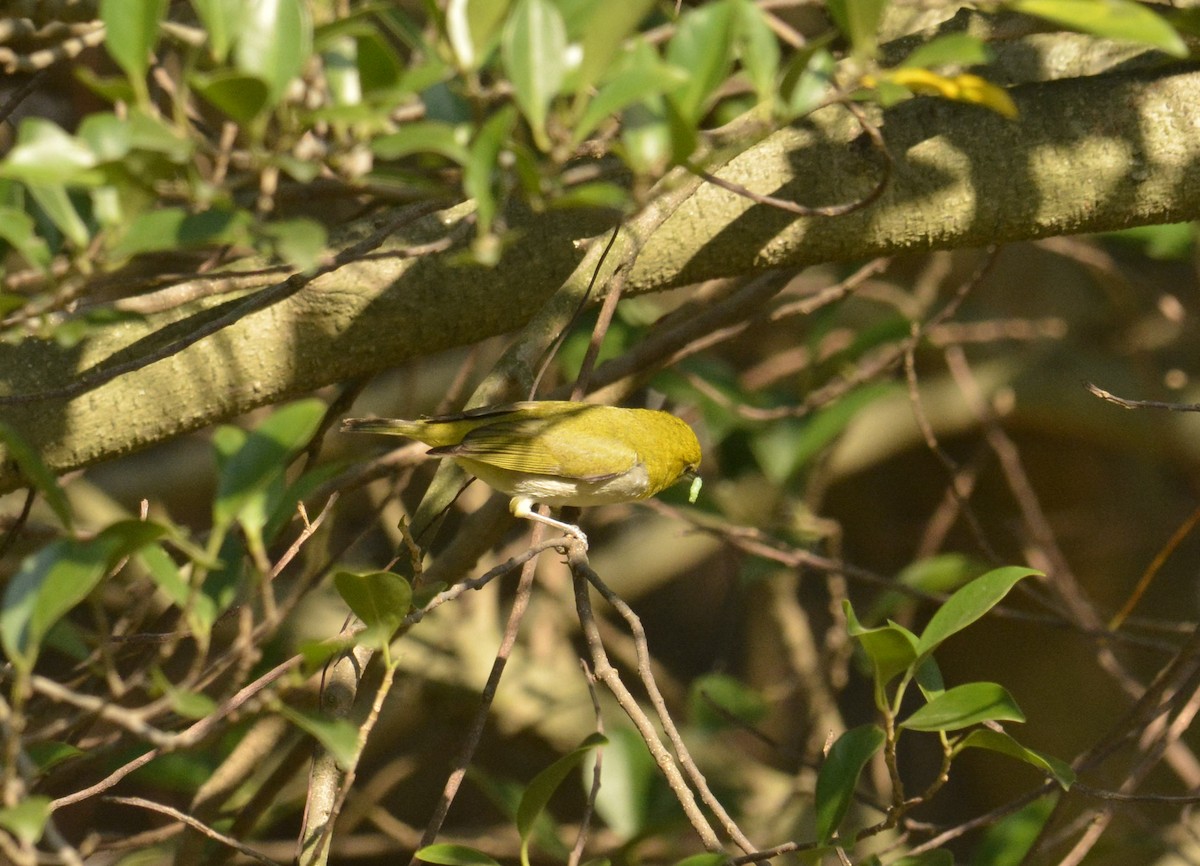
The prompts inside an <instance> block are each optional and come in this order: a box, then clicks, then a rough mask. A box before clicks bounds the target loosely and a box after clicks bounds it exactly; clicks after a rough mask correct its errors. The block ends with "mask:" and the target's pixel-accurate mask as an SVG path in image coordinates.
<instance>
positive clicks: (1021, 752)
mask: <svg viewBox="0 0 1200 866" xmlns="http://www.w3.org/2000/svg"><path fill="white" fill-rule="evenodd" d="M963 749H988V750H990V751H993V752H1000V753H1001V754H1003V755H1008V756H1009V757H1010V758H1016V759H1017V760H1018V761H1024V762H1025V763H1026V764H1029V765H1031V766H1033V767H1037V768H1038V769H1039V770H1041V771H1042V772H1044V773H1046V774H1047V775H1048V776H1050V777H1051V778H1052V779H1054V781H1055V782H1057V783H1058V784H1059V787H1061V788H1062V789H1063V790H1064V791H1066V790H1070V788H1071V785H1073V784H1074V783H1075V771H1074V770H1073V769H1071V765H1070V764H1067V763H1065V762H1064V761H1060V760H1059V759H1058V758H1054V757H1051V756H1050V755H1043V754H1042V753H1041V752H1035V751H1034V750H1033V749H1027V748H1026V747H1025V746H1022V745H1021V744H1020V743H1018V742H1017V741H1016V740H1014V739H1013V738H1012V737H1011V736H1010V735H1009V734H1006V733H1004V732H1003V731H994V730H992V729H991V728H978V729H976V730H974V731H971V732H970V733H969V734H967V735H966V736H965V737H964V738H963V739H962V740H960V741H959V742H958V743H957V745H955V747H954V751H955V752H961V751H962V750H963Z"/></svg>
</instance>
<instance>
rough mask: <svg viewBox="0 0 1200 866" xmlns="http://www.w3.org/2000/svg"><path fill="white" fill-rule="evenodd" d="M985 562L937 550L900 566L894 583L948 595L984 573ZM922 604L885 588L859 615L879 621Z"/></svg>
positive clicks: (910, 595)
mask: <svg viewBox="0 0 1200 866" xmlns="http://www.w3.org/2000/svg"><path fill="white" fill-rule="evenodd" d="M987 570H988V568H987V565H986V564H985V563H984V562H982V561H981V560H978V559H974V558H972V557H970V556H967V555H965V554H962V553H939V554H936V555H934V556H930V557H926V558H924V559H918V560H915V561H914V562H910V563H909V564H908V565H906V566H904V568H902V569H901V570H900V572H899V574H897V575H896V578H895V581H894V582H895V583H897V584H899V585H901V586H906V587H909V588H910V589H915V590H918V591H919V592H922V593H944V594H948V593H951V592H953V591H954V590H956V589H958V588H959V587H961V586H964V585H966V584H967V582H968V581H971V580H974V579H975V578H977V577H979V576H980V575H982V574H984V573H985V572H987ZM921 603H923V602H922V601H921V600H920V599H919V598H917V597H914V596H913V595H912V594H911V593H905V592H900V591H899V590H888V591H887V592H884V593H882V594H880V596H879V597H878V598H877V599H876V600H875V603H874V604H872V605H871V610H870V611H869V612H868V613H867V615H866V616H864V617H863V620H864V621H865V622H868V623H877V622H882V621H883V620H885V619H887V618H888V617H891V616H895V614H896V612H897V611H909V610H912V609H913V608H915V607H916V606H917V605H918V604H921Z"/></svg>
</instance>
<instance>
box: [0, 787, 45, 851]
mask: <svg viewBox="0 0 1200 866" xmlns="http://www.w3.org/2000/svg"><path fill="white" fill-rule="evenodd" d="M49 820H50V798H49V797H44V796H42V795H41V794H35V795H32V796H28V797H25V798H23V799H22V800H21V802H20V803H18V804H17V805H15V806H9V807H7V808H5V809H0V827H3V828H4V829H5V830H7V831H8V832H9V833H11V834H12V835H13V836H14V837H15V838H16V839H17V840H18V841H19V842H21V843H22V844H24V845H27V846H32V845H34V844H36V843H37V842H38V841H39V840H40V839H41V838H42V833H43V832H44V831H45V829H46V822H47V821H49Z"/></svg>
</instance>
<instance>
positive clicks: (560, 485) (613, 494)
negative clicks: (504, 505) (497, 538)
mask: <svg viewBox="0 0 1200 866" xmlns="http://www.w3.org/2000/svg"><path fill="white" fill-rule="evenodd" d="M455 462H456V463H458V464H459V465H461V466H462V467H463V469H465V470H467V471H468V472H470V473H471V474H472V475H474V476H476V477H477V478H478V479H479V480H480V481H482V482H484V483H485V484H487V485H488V486H489V487H494V488H496V489H497V490H499V491H500V492H502V493H507V494H508V495H509V496H514V497H515V496H520V497H528V498H529V499H532V500H533V501H534V502H539V503H542V504H543V505H556V506H557V505H578V506H587V505H604V504H605V503H610V502H629V501H630V500H633V499H644V498H645V496H646V491H647V489H648V487H649V474H648V473H647V472H646V466H645V464H642V463H638V464H637V465H636V466H634V467H633V468H632V469H630V470H629V471H628V472H625V473H622V474H621V475H617V476H615V477H613V478H606V479H604V480H603V481H580V480H574V479H570V478H562V477H560V476H557V475H534V474H529V475H525V476H523V477H522V476H519V475H517V473H514V472H511V471H509V470H506V469H497V468H496V467H494V466H490V465H488V464H487V463H479V462H477V461H475V460H465V459H462V458H456V460H455Z"/></svg>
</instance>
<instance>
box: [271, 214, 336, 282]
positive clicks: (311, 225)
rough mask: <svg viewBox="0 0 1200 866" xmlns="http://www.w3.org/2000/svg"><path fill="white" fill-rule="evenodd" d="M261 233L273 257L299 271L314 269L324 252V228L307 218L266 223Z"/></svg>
mask: <svg viewBox="0 0 1200 866" xmlns="http://www.w3.org/2000/svg"><path fill="white" fill-rule="evenodd" d="M262 233H263V235H264V236H265V237H266V238H267V239H268V240H269V242H270V245H271V247H272V248H273V250H274V252H275V255H276V256H277V257H279V258H280V259H282V260H283V261H284V262H286V263H287V264H288V265H290V266H291V267H293V268H295V269H296V270H299V271H309V270H311V269H313V268H315V267H316V266H317V265H318V264H319V263H320V261H321V256H322V254H323V253H324V252H325V242H326V239H327V237H326V234H325V227H324V226H323V225H321V224H320V223H319V222H317V221H316V220H312V219H308V218H307V217H297V218H295V219H289V220H276V221H274V222H270V223H267V224H266V225H265V226H263V227H262Z"/></svg>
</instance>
